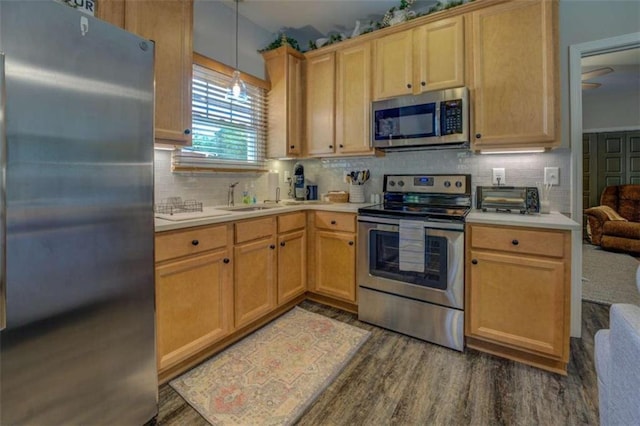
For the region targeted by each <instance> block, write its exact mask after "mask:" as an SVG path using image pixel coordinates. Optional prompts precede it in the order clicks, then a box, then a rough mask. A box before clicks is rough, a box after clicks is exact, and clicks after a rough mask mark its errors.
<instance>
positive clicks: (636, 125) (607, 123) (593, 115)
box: [582, 89, 640, 132]
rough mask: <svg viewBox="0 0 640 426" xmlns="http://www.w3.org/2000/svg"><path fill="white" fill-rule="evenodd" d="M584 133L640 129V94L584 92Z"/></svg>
mask: <svg viewBox="0 0 640 426" xmlns="http://www.w3.org/2000/svg"><path fill="white" fill-rule="evenodd" d="M582 129H583V131H584V132H590V131H602V130H604V129H613V130H625V129H626V130H635V129H640V92H638V91H630V92H626V93H611V94H601V93H599V92H598V90H597V89H595V90H588V91H584V92H582Z"/></svg>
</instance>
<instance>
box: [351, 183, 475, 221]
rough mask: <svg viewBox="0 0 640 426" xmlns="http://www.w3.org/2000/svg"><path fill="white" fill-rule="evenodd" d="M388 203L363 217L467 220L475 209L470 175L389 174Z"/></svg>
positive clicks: (363, 211) (362, 210)
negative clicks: (473, 207) (473, 208)
mask: <svg viewBox="0 0 640 426" xmlns="http://www.w3.org/2000/svg"><path fill="white" fill-rule="evenodd" d="M384 200H385V201H384V203H382V204H377V205H373V206H369V207H363V208H360V209H359V210H358V213H359V214H366V215H373V216H389V217H400V218H402V217H404V218H407V219H422V220H434V221H464V218H465V217H466V216H467V214H468V213H469V211H470V209H471V176H470V175H428V176H427V175H385V176H384Z"/></svg>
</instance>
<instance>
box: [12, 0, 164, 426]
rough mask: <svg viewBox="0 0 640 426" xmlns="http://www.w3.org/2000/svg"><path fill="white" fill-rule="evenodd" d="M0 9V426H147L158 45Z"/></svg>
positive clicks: (26, 4) (57, 7) (153, 404)
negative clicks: (2, 281) (0, 295)
mask: <svg viewBox="0 0 640 426" xmlns="http://www.w3.org/2000/svg"><path fill="white" fill-rule="evenodd" d="M0 8H1V10H0V48H1V50H2V52H3V53H4V54H5V89H6V93H5V94H6V97H5V110H4V111H5V117H4V118H5V120H4V121H5V129H4V131H5V133H6V142H7V163H6V181H5V183H6V191H7V192H6V214H7V215H6V270H5V271H4V272H5V275H6V328H5V329H4V330H2V331H0V350H1V353H0V374H1V376H0V407H1V409H0V424H3V425H4V424H7V425H9V424H41V425H44V424H47V425H53V424H91V425H95V424H108V425H114V424H117V425H140V424H143V423H144V422H146V421H147V420H149V419H150V418H152V417H153V416H154V415H155V414H156V413H157V370H156V359H155V325H154V315H155V313H154V281H153V280H154V277H153V271H154V270H153V238H154V235H153V232H154V230H153V59H154V46H153V43H152V42H149V41H146V40H142V39H140V38H139V37H136V36H134V35H132V34H129V33H127V32H125V31H123V30H120V29H117V28H115V27H113V26H111V25H109V24H107V23H104V22H102V21H99V20H98V19H95V18H93V17H89V16H86V15H84V14H82V13H81V12H79V11H76V10H74V9H72V8H70V7H68V6H66V5H62V4H59V3H56V2H53V1H8V2H7V1H2V2H0Z"/></svg>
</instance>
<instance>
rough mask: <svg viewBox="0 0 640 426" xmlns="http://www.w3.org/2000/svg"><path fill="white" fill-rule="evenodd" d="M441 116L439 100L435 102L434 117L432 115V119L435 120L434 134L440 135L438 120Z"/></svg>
mask: <svg viewBox="0 0 640 426" xmlns="http://www.w3.org/2000/svg"><path fill="white" fill-rule="evenodd" d="M441 119H442V118H441V117H440V102H436V113H435V117H434V121H435V126H434V128H435V132H434V136H440V120H441Z"/></svg>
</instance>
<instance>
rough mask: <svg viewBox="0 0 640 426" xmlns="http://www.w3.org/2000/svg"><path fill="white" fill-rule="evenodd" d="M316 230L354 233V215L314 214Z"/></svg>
mask: <svg viewBox="0 0 640 426" xmlns="http://www.w3.org/2000/svg"><path fill="white" fill-rule="evenodd" d="M316 228H322V229H331V230H333V231H344V232H356V215H354V214H351V213H335V212H316Z"/></svg>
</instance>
